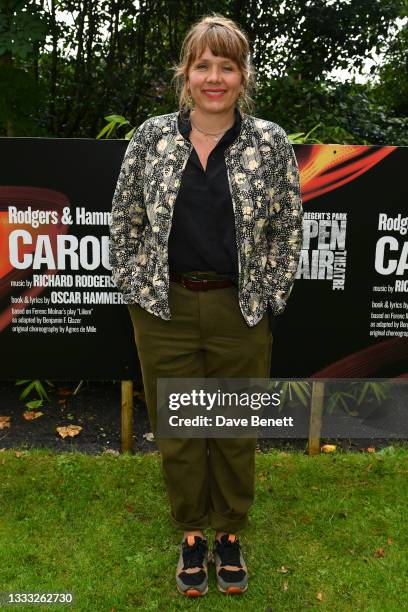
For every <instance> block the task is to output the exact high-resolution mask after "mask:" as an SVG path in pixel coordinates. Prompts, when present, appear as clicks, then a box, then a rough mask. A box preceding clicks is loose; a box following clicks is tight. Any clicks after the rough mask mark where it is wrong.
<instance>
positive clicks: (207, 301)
mask: <svg viewBox="0 0 408 612" xmlns="http://www.w3.org/2000/svg"><path fill="white" fill-rule="evenodd" d="M169 301H170V312H171V320H170V321H164V320H163V319H161V318H159V317H157V316H155V315H152V314H150V313H148V312H147V311H146V310H144V309H143V308H141V307H140V306H139V305H138V304H129V305H128V309H129V312H130V316H131V318H132V323H133V328H134V334H135V341H136V347H137V351H138V356H139V360H140V366H141V371H142V378H143V384H144V389H145V397H146V403H147V409H148V413H149V419H150V424H151V427H152V431H153V432H154V433H156V428H157V420H156V404H157V395H156V383H157V379H158V378H218V377H221V378H268V377H269V374H270V362H271V349H272V333H271V331H270V326H269V320H268V315H267V313H265V315H264V317H263V318H262V319H261V321H260V322H259V323H258V324H257V325H255V327H249V326H248V325H247V323H246V322H245V320H244V317H243V316H242V313H241V310H240V308H239V304H238V290H237V288H236V287H235V286H233V287H226V288H223V289H211V290H208V291H191V290H189V289H186V288H184V287H183V286H181V285H180V284H178V283H175V282H172V281H170V289H169ZM156 442H157V445H158V448H159V450H160V453H161V458H162V467H163V474H164V481H165V485H166V488H167V493H168V496H169V500H170V506H171V517H172V520H173V523H174V525H175V526H176V527H177V528H178V529H182V530H186V531H187V530H197V529H205V528H207V527H212V528H213V529H217V530H219V531H226V532H228V533H235V532H237V531H239V530H240V529H243V528H244V527H246V526H247V524H248V510H249V508H250V506H251V504H252V502H253V499H254V492H255V449H256V438H207V439H205V438H190V439H187V438H159V439H157V438H156Z"/></svg>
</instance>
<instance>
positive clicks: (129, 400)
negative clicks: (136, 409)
mask: <svg viewBox="0 0 408 612" xmlns="http://www.w3.org/2000/svg"><path fill="white" fill-rule="evenodd" d="M121 394H122V399H121V406H122V413H121V415H122V428H121V435H122V453H126V452H130V453H132V452H133V381H132V380H122V388H121Z"/></svg>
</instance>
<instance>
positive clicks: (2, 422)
mask: <svg viewBox="0 0 408 612" xmlns="http://www.w3.org/2000/svg"><path fill="white" fill-rule="evenodd" d="M10 420H11V417H10V416H0V429H4V428H5V427H11V423H10Z"/></svg>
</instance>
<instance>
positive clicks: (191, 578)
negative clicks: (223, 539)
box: [176, 535, 208, 597]
mask: <svg viewBox="0 0 408 612" xmlns="http://www.w3.org/2000/svg"><path fill="white" fill-rule="evenodd" d="M207 564H208V542H207V540H206V539H205V538H200V537H199V536H194V535H188V536H187V537H186V539H185V540H184V541H183V542H182V543H181V547H180V557H179V562H178V564H177V571H176V584H177V590H178V591H179V593H181V594H182V595H187V597H200V596H202V595H205V594H206V593H207V591H208V567H207Z"/></svg>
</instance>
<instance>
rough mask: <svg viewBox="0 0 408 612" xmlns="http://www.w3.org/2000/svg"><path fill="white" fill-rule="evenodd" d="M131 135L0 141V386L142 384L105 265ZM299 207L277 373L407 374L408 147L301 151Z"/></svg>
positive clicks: (126, 320) (276, 346) (124, 314)
mask: <svg viewBox="0 0 408 612" xmlns="http://www.w3.org/2000/svg"><path fill="white" fill-rule="evenodd" d="M126 146H127V143H126V142H125V141H96V140H86V139H67V140H64V139H62V140H59V139H37V138H15V139H13V138H0V151H1V159H2V164H1V169H0V342H1V353H2V356H3V360H2V369H1V378H2V379H14V378H22V377H27V378H50V379H59V380H61V379H65V380H71V379H95V380H103V379H129V378H139V377H140V370H139V363H138V359H137V352H136V349H135V346H134V339H133V329H132V325H131V321H130V317H129V314H128V310H127V307H126V306H125V305H123V303H122V299H121V295H120V294H119V293H118V292H117V291H116V289H115V287H114V284H113V282H112V279H111V274H110V269H111V268H110V264H109V258H108V244H109V243H108V241H109V229H108V223H109V217H110V210H111V202H112V196H113V192H114V188H115V184H116V180H117V177H118V174H119V169H120V164H121V160H122V158H123V155H124V152H125V149H126ZM295 152H296V156H297V159H298V164H299V169H300V173H301V183H302V194H303V202H304V211H305V216H304V240H303V245H302V252H301V258H300V262H299V268H298V272H297V280H296V282H295V286H294V289H293V292H292V295H291V297H290V299H289V301H288V306H287V309H286V311H285V313H284V314H283V315H282V316H281V317H279V318H278V321H279V323H278V326H277V329H276V331H275V334H274V342H273V357H272V372H271V375H272V376H274V377H275V378H278V377H282V378H298V377H299V378H305V377H308V378H313V377H319V378H332V379H333V378H359V379H361V378H398V377H404V375H405V377H407V376H408V238H407V231H408V229H407V225H408V216H407V210H406V202H407V195H408V194H407V191H408V187H407V184H406V181H405V180H404V168H405V167H406V165H407V161H408V149H407V148H406V147H392V146H386V147H374V146H351V145H350V146H349V145H301V146H296V147H295Z"/></svg>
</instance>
